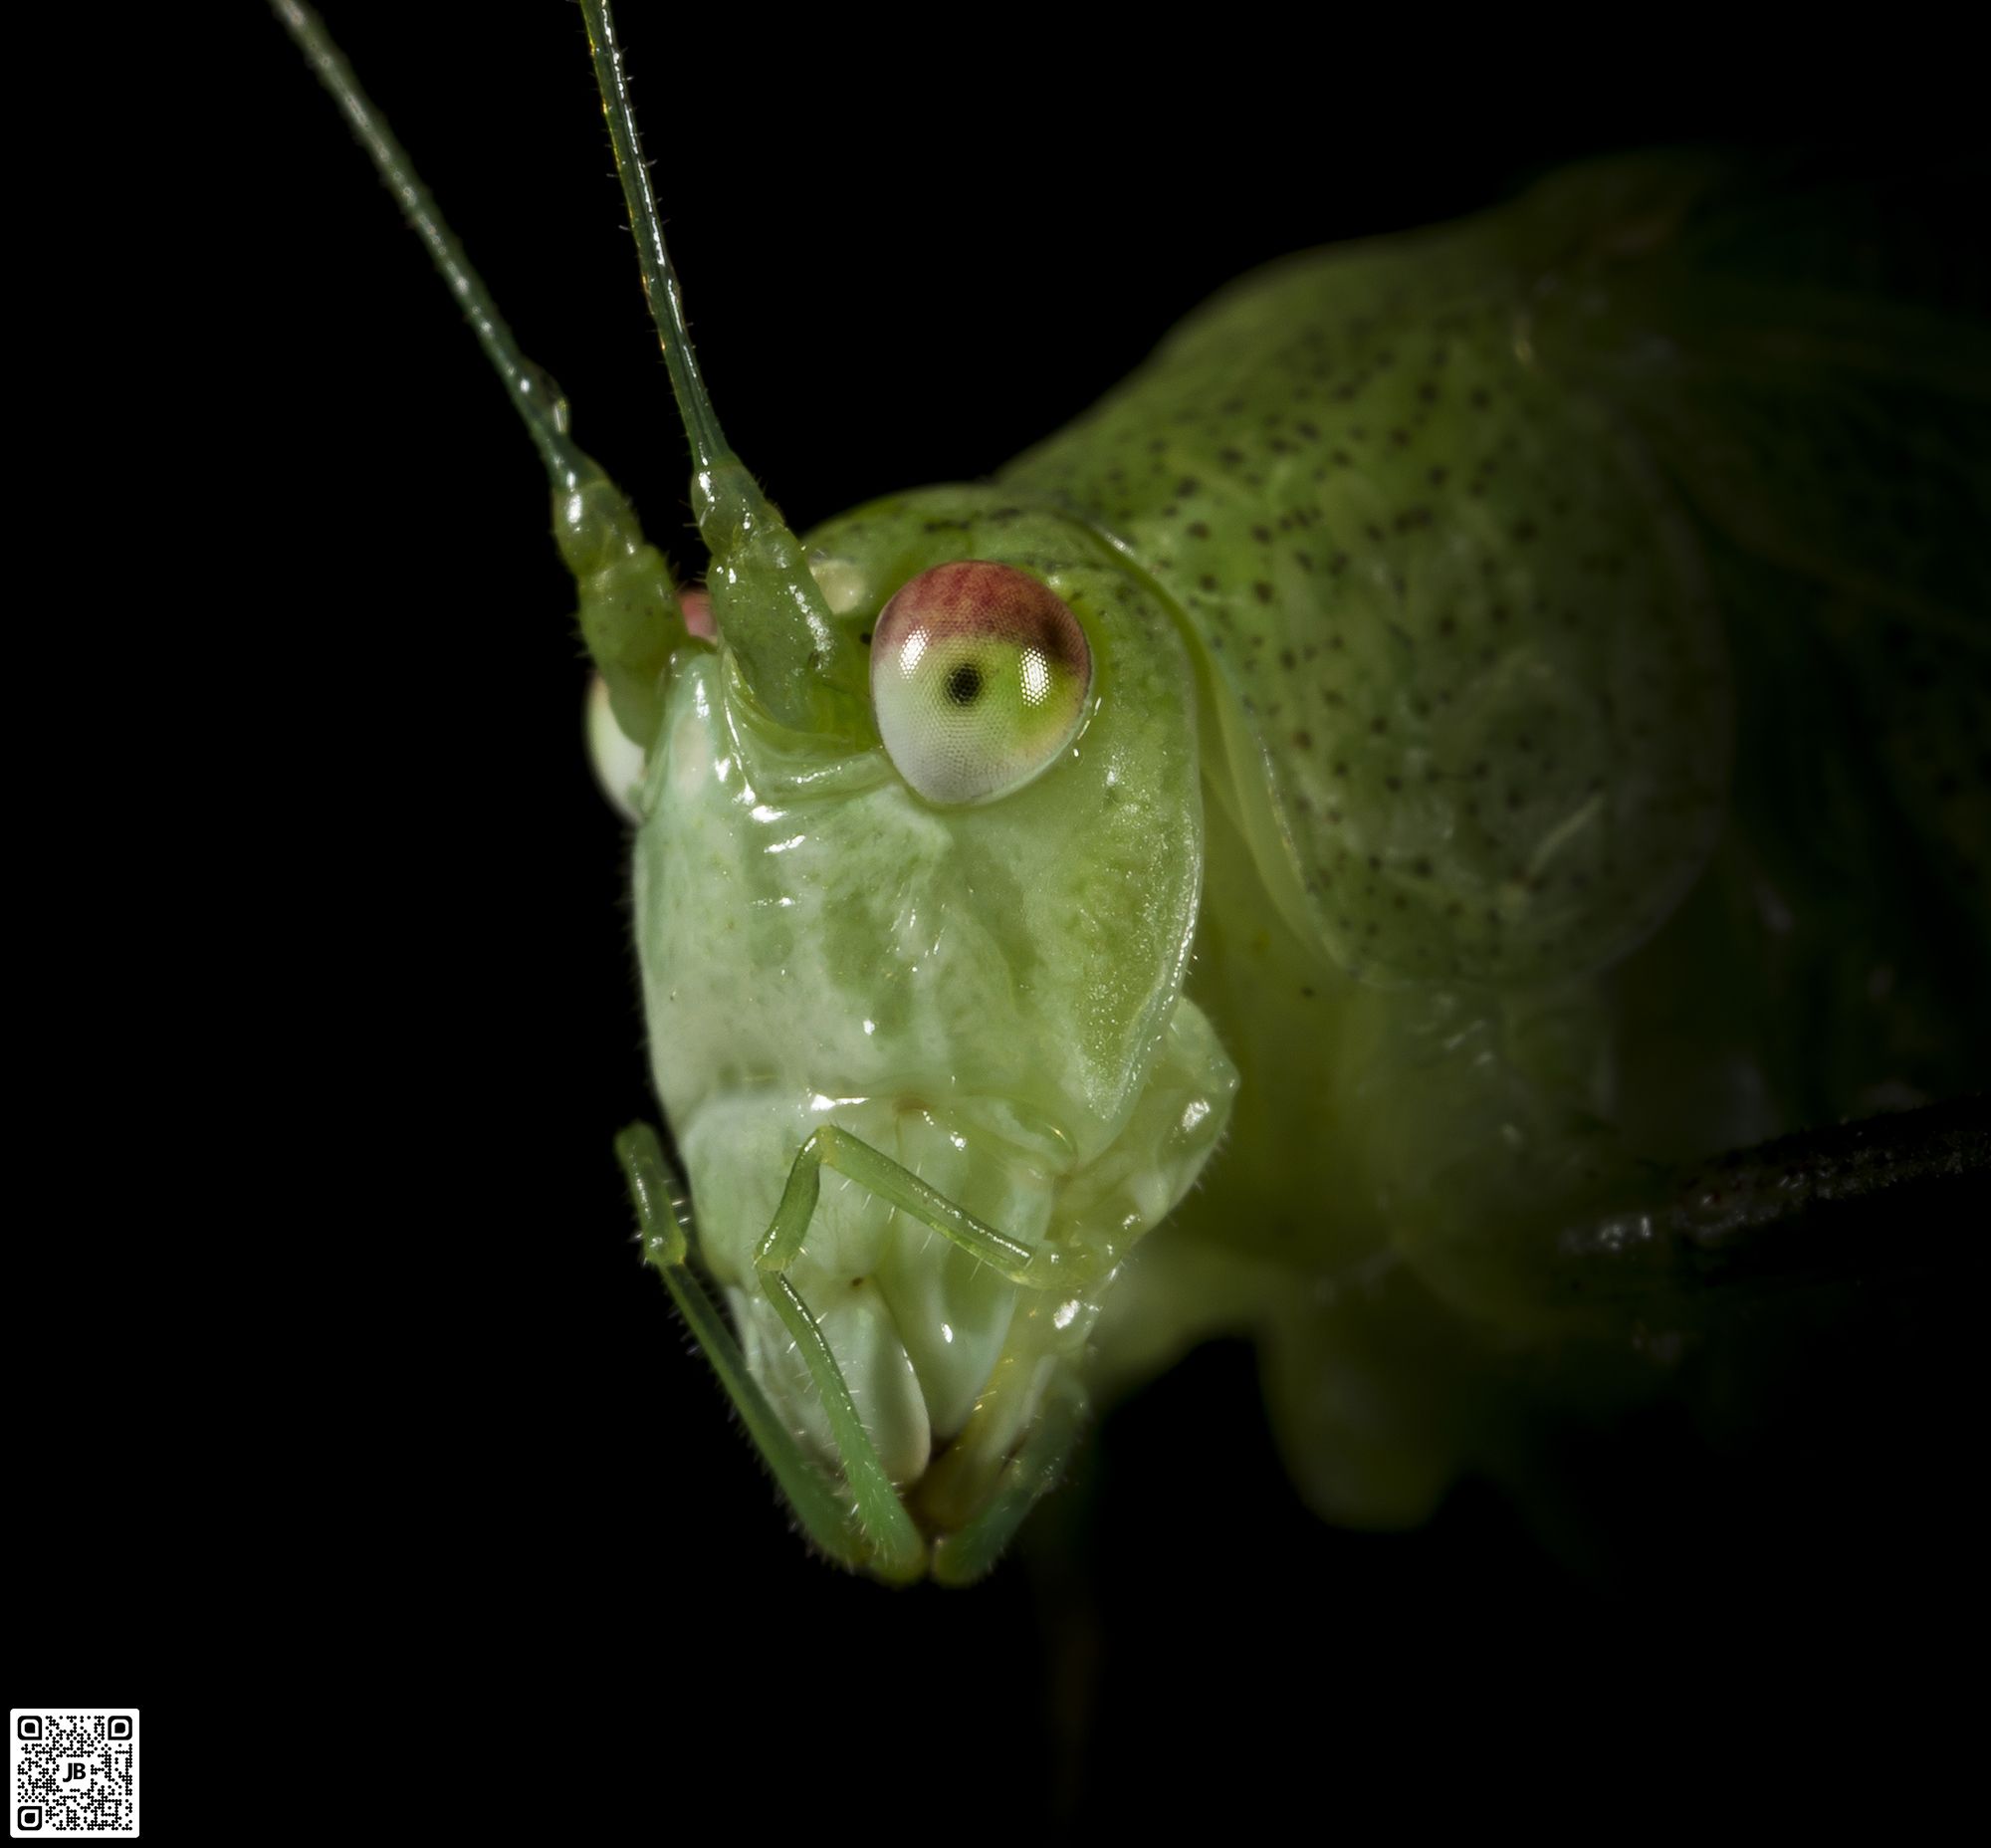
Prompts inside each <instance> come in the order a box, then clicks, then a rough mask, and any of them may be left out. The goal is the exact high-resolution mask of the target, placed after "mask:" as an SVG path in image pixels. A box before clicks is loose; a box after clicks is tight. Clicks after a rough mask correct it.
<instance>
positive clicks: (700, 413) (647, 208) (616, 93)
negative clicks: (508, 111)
mask: <svg viewBox="0 0 1991 1848" xmlns="http://www.w3.org/2000/svg"><path fill="white" fill-rule="evenodd" d="M581 12H582V13H583V14H584V15H585V16H586V19H587V43H588V49H589V50H590V51H591V52H592V53H593V55H594V81H595V83H596V84H597V85H598V86H599V88H600V91H601V113H602V114H603V115H606V116H607V117H608V138H609V141H610V142H611V143H612V144H613V146H614V148H615V170H616V171H617V172H618V173H619V174H621V176H622V190H623V193H624V195H625V196H626V197H627V198H628V201H629V215H630V218H631V219H632V220H633V222H632V224H631V226H630V229H631V230H632V231H634V233H635V234H636V260H637V262H638V263H640V264H641V265H642V268H643V293H644V295H645V296H647V297H648V298H649V303H650V316H651V319H652V320H654V321H655V322H656V324H657V338H658V340H659V341H660V342H661V343H662V345H663V348H664V363H665V364H666V365H667V366H669V367H670V372H671V389H672V390H673V391H674V392H675V393H676V394H677V400H678V409H679V411H680V412H681V413H682V414H683V416H684V420H685V431H686V434H687V435H688V436H689V437H690V438H691V447H692V463H693V466H694V467H695V468H696V469H697V470H698V472H699V473H700V474H701V475H709V474H712V473H714V472H715V471H717V470H719V469H721V468H723V467H724V466H725V465H726V464H728V463H732V464H735V465H736V466H737V465H738V463H739V460H740V458H739V457H738V456H736V455H735V454H734V453H733V448H732V445H731V444H729V443H728V442H727V440H726V433H725V432H724V431H723V430H721V429H720V427H719V417H718V414H717V413H716V412H715V411H714V410H713V408H712V398H711V396H710V394H709V393H708V392H707V391H706V388H705V380H704V378H703V377H702V376H700V373H699V369H698V355H697V354H696V353H695V352H694V351H693V350H692V345H691V334H690V332H689V330H688V329H687V328H686V327H685V314H684V296H683V294H682V293H681V292H680V290H679V288H678V275H677V271H676V270H674V269H672V267H671V253H670V252H669V251H668V250H667V249H666V248H665V247H664V219H663V214H662V213H661V212H659V211H658V210H657V195H656V194H655V192H654V191H652V190H651V187H650V169H649V168H648V167H647V166H646V165H645V164H644V162H643V145H642V141H641V139H640V138H639V136H638V134H637V130H636V112H635V109H634V107H633V106H632V105H631V103H630V101H629V80H628V76H627V74H626V73H625V71H624V70H623V66H622V47H621V45H620V44H619V43H618V41H617V40H616V37H615V22H614V20H613V19H612V18H610V17H609V12H608V6H607V0H591V3H590V0H583V4H582V6H581Z"/></svg>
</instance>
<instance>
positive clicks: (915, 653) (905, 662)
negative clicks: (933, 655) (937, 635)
mask: <svg viewBox="0 0 1991 1848" xmlns="http://www.w3.org/2000/svg"><path fill="white" fill-rule="evenodd" d="M926 651H927V638H926V637H925V636H924V635H922V634H919V633H914V634H911V635H908V636H907V637H906V645H905V646H904V647H903V648H901V649H900V650H899V674H900V677H901V678H902V679H906V680H910V679H912V677H913V674H914V672H915V670H916V669H917V668H918V667H919V664H920V662H921V661H922V660H923V659H924V658H925V655H926Z"/></svg>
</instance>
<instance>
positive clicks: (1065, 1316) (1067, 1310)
mask: <svg viewBox="0 0 1991 1848" xmlns="http://www.w3.org/2000/svg"><path fill="white" fill-rule="evenodd" d="M1077 1317H1078V1298H1077V1297H1076V1296H1074V1297H1073V1298H1072V1299H1071V1300H1070V1301H1069V1302H1060V1303H1059V1304H1058V1306H1057V1311H1056V1313H1055V1314H1053V1315H1052V1316H1051V1326H1052V1327H1053V1328H1069V1327H1070V1326H1071V1325H1072V1323H1073V1322H1074V1321H1075V1320H1076V1319H1077Z"/></svg>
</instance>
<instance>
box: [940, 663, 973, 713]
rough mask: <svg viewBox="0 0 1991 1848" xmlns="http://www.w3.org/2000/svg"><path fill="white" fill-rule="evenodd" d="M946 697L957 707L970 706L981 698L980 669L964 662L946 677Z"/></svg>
mask: <svg viewBox="0 0 1991 1848" xmlns="http://www.w3.org/2000/svg"><path fill="white" fill-rule="evenodd" d="M947 696H948V698H949V699H951V700H953V701H954V703H955V704H956V705H957V706H972V705H974V704H975V702H976V701H977V700H978V699H979V698H980V697H981V696H982V669H981V668H979V667H977V666H976V665H975V663H974V662H973V661H964V662H962V664H961V665H960V666H959V667H957V668H956V669H955V670H954V671H953V673H951V674H949V675H948V677H947Z"/></svg>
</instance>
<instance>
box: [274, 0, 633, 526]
mask: <svg viewBox="0 0 1991 1848" xmlns="http://www.w3.org/2000/svg"><path fill="white" fill-rule="evenodd" d="M271 5H272V8H273V10H274V11H275V13H276V15H277V17H278V18H279V19H280V20H282V21H283V23H284V26H285V28H286V30H287V31H288V32H289V33H290V35H291V37H292V38H293V39H295V40H296V41H297V43H298V48H299V50H301V51H302V52H303V53H304V55H305V57H306V58H307V59H308V60H309V61H310V64H311V67H312V69H313V70H314V71H315V72H316V73H317V74H318V80H319V82H320V83H321V84H323V85H324V86H325V87H326V89H327V90H328V91H330V92H331V93H332V100H333V101H334V102H335V103H336V104H337V105H338V107H339V109H340V110H341V111H343V112H344V115H345V119H346V120H347V121H348V122H350V123H351V125H352V131H353V133H354V134H355V135H357V136H358V137H359V144H360V146H362V147H363V148H365V150H366V152H367V154H368V155H369V156H370V157H371V159H372V161H373V165H374V167H375V168H376V169H377V170H378V172H379V174H380V177H381V179H382V180H383V181H384V182H385V183H386V186H387V189H388V191H390V192H391V193H393V195H394V196H395V198H397V199H398V200H399V201H400V202H401V209H402V210H403V211H404V212H405V213H406V214H407V216H408V221H409V223H411V224H412V225H413V226H414V228H415V230H416V231H417V232H418V233H420V235H421V240H422V242H423V243H424V244H426V245H427V246H428V250H429V255H430V257H431V258H433V259H434V262H435V266H436V268H437V270H438V271H440V272H441V274H442V279H443V281H444V282H446V283H447V284H448V285H449V287H450V292H451V293H452V294H453V295H454V296H455V297H456V299H457V300H458V301H459V302H460V303H462V304H463V309H464V313H465V315H466V316H467V317H468V318H469V321H470V326H471V329H472V331H473V332H474V333H475V334H476V336H477V341H478V345H479V346H482V347H483V348H484V356H485V357H486V358H487V359H489V360H490V361H491V363H492V365H493V366H494V367H495V368H496V369H497V372H498V375H499V377H501V378H502V379H503V380H504V381H505V385H506V388H507V389H508V391H509V392H510V393H511V397H512V402H513V403H514V404H515V405H516V406H517V407H518V411H519V414H520V416H522V417H523V418H524V419H525V420H526V428H527V429H528V430H529V431H530V432H531V434H532V438H533V441H534V443H535V444H536V445H537V446H538V448H539V451H540V454H541V456H542V457H543V458H544V459H545V461H546V465H547V473H548V474H549V475H550V476H551V477H552V479H553V486H554V488H555V489H556V490H558V489H564V490H566V491H568V492H571V491H572V490H573V489H574V488H576V487H578V486H579V485H580V484H581V483H583V482H586V481H589V480H593V479H595V478H597V477H599V476H600V473H601V471H600V469H599V468H598V467H597V466H596V465H595V464H594V462H593V461H591V460H590V459H589V458H588V456H587V455H586V454H585V453H584V452H582V451H581V450H580V449H577V448H576V447H575V446H574V444H573V443H572V442H571V441H570V440H569V439H568V437H567V433H566V430H567V411H566V399H565V398H563V397H562V396H561V395H560V391H559V387H558V386H557V385H556V384H554V383H553V379H552V378H550V377H549V376H548V375H547V374H546V373H545V372H543V371H542V370H541V369H540V368H539V367H538V366H537V365H535V364H534V363H533V362H532V360H530V359H529V358H527V357H526V355H525V354H524V353H523V352H522V351H520V349H519V343H518V341H517V339H516V338H515V337H514V336H513V333H512V330H511V329H510V327H508V326H507V325H506V322H505V317H504V316H503V315H501V314H500V313H499V312H498V304H497V303H496V302H494V301H493V300H492V299H491V292H490V290H488V289H487V288H485V286H484V279H483V278H482V277H481V276H479V275H478V274H477V272H476V270H475V269H473V268H472V267H471V263H470V259H469V258H468V257H466V256H465V255H464V253H463V246H462V245H461V244H459V243H458V242H457V241H456V234H455V233H454V232H453V231H451V230H450V228H449V226H448V225H447V224H445V223H444V222H443V216H442V213H441V212H440V211H438V210H437V209H436V202H435V200H434V199H433V198H432V197H431V196H430V194H429V189H428V188H427V187H426V186H424V185H423V184H422V182H421V179H420V177H419V176H418V175H417V174H416V172H415V169H414V165H413V163H412V162H411V161H410V160H409V159H408V155H407V151H406V149H404V148H403V147H402V146H401V144H400V142H399V141H397V140H396V139H395V138H394V134H393V131H392V130H391V129H390V128H389V127H388V126H387V124H386V122H385V121H384V120H382V119H381V116H380V114H379V112H378V111H377V110H376V109H374V107H373V105H372V103H371V102H369V101H368V99H367V96H366V93H365V92H364V91H363V90H361V89H360V88H359V80H358V79H357V78H355V77H354V76H353V75H352V67H351V66H350V65H349V64H347V63H346V62H345V58H344V56H343V54H342V53H341V52H340V51H339V49H338V47H337V46H336V45H334V44H333V43H332V39H331V37H330V36H329V35H328V34H327V32H326V29H325V25H324V22H323V21H322V20H320V18H319V16H318V15H317V14H316V13H314V12H313V11H312V9H311V8H310V7H308V6H305V5H302V4H301V0H271Z"/></svg>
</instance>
